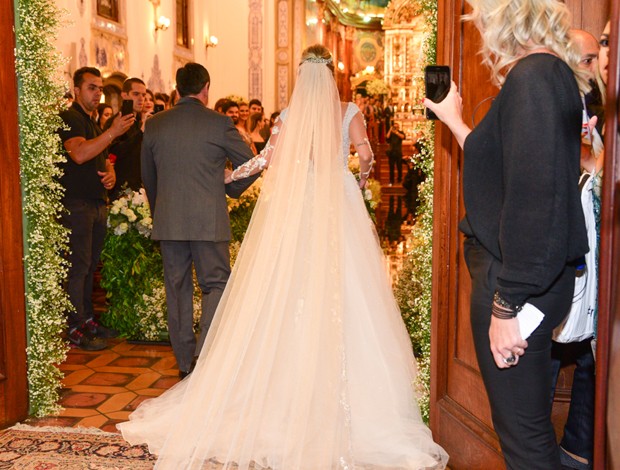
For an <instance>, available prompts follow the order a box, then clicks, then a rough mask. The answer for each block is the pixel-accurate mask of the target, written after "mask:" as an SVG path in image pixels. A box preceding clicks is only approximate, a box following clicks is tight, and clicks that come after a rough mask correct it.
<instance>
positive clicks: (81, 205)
mask: <svg viewBox="0 0 620 470" xmlns="http://www.w3.org/2000/svg"><path fill="white" fill-rule="evenodd" d="M63 204H64V206H65V208H66V209H67V211H68V213H65V214H63V216H62V223H63V225H64V226H65V227H67V228H69V229H70V230H71V234H70V235H69V249H70V253H68V254H67V260H68V261H69V263H70V264H71V266H70V267H69V272H68V273H67V294H68V295H69V300H70V301H71V303H72V304H73V307H74V310H73V311H71V312H69V318H68V327H69V331H71V330H73V329H76V328H80V327H81V326H82V325H83V324H84V322H85V321H86V320H89V319H90V318H93V313H94V312H93V302H92V295H93V278H94V274H95V270H96V269H97V263H99V257H100V256H101V251H102V250H103V243H104V241H105V234H106V220H107V209H106V206H105V202H104V201H103V200H98V199H69V198H67V199H65V200H64V201H63Z"/></svg>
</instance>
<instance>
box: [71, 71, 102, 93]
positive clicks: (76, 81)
mask: <svg viewBox="0 0 620 470" xmlns="http://www.w3.org/2000/svg"><path fill="white" fill-rule="evenodd" d="M87 73H89V74H91V75H94V76H95V77H101V72H100V71H99V69H96V68H95V67H81V68H79V69H77V70H76V71H75V72H73V86H74V87H76V88H80V87H81V86H82V83H84V75H85V74H87Z"/></svg>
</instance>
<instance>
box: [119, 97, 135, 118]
mask: <svg viewBox="0 0 620 470" xmlns="http://www.w3.org/2000/svg"><path fill="white" fill-rule="evenodd" d="M121 114H122V115H123V116H126V115H128V114H133V100H123V106H122V107H121Z"/></svg>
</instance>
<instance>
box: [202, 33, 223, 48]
mask: <svg viewBox="0 0 620 470" xmlns="http://www.w3.org/2000/svg"><path fill="white" fill-rule="evenodd" d="M218 42H220V41H219V39H218V38H217V36H210V37H209V39H207V42H206V44H205V47H206V48H207V49H208V48H209V47H216V46H217V43H218Z"/></svg>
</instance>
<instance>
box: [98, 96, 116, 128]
mask: <svg viewBox="0 0 620 470" xmlns="http://www.w3.org/2000/svg"><path fill="white" fill-rule="evenodd" d="M113 115H114V110H112V106H110V105H109V104H107V103H101V104H100V105H99V106H97V124H99V127H100V128H101V129H102V130H103V129H104V127H105V124H106V122H108V119H110V118H111V117H112V116H113Z"/></svg>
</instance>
